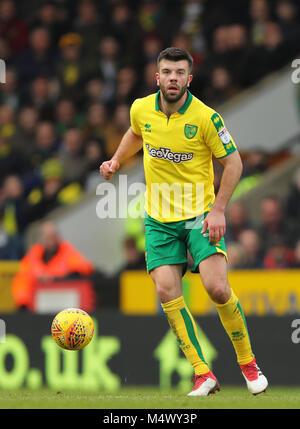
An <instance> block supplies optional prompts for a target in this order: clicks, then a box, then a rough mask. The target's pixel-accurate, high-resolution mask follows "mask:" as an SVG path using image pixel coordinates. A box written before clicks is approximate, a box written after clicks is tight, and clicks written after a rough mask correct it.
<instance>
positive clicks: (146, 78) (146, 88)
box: [139, 61, 158, 97]
mask: <svg viewBox="0 0 300 429" xmlns="http://www.w3.org/2000/svg"><path fill="white" fill-rule="evenodd" d="M156 72H157V64H156V61H152V62H149V63H148V64H146V66H145V68H144V71H143V81H142V85H141V87H140V88H139V97H146V96H147V95H150V94H153V93H154V92H157V91H158V87H157V83H156V79H155V73H156Z"/></svg>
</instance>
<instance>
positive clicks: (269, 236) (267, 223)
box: [257, 196, 297, 252]
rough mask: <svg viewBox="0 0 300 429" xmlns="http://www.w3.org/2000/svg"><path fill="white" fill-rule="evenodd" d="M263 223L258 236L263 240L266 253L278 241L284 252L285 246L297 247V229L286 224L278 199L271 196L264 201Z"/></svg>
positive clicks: (262, 203) (261, 205) (262, 205)
mask: <svg viewBox="0 0 300 429" xmlns="http://www.w3.org/2000/svg"><path fill="white" fill-rule="evenodd" d="M260 213H261V223H260V225H259V227H258V230H257V231H258V235H259V236H260V238H261V242H262V245H263V250H264V252H266V251H268V250H269V249H270V248H271V247H272V245H273V242H274V241H276V240H277V241H278V243H279V244H280V246H279V245H278V247H280V249H279V250H282V248H283V244H284V245H285V246H286V247H288V248H292V247H293V246H294V245H295V240H296V239H297V237H296V236H295V229H294V226H293V225H290V224H289V223H288V222H286V220H285V218H284V211H283V207H282V204H281V202H280V201H279V199H278V198H276V197H273V196H269V197H265V198H263V199H262V201H261V204H260ZM277 241H276V245H277Z"/></svg>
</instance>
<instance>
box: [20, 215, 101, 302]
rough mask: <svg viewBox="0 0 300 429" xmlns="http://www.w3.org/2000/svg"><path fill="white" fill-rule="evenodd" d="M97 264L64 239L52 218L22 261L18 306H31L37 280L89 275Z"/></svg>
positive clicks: (45, 223) (45, 280) (42, 228)
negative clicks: (38, 240)
mask: <svg viewBox="0 0 300 429" xmlns="http://www.w3.org/2000/svg"><path fill="white" fill-rule="evenodd" d="M93 272H94V267H93V265H92V263H91V262H89V261H88V260H87V259H86V258H85V257H84V256H83V255H81V254H80V252H78V250H76V249H75V248H74V247H73V246H72V244H71V243H69V242H68V241H65V240H63V239H62V238H61V237H60V235H59V232H58V230H57V228H56V226H55V224H54V223H52V222H49V221H48V222H44V223H43V224H42V226H41V237H40V243H37V244H34V245H33V246H31V248H30V249H29V251H28V252H27V254H26V255H25V256H24V257H23V259H22V260H21V263H20V271H19V273H18V274H17V275H16V276H15V277H14V279H13V284H12V293H13V297H14V300H15V304H16V305H17V307H19V308H20V307H28V306H29V304H30V302H31V295H32V290H33V286H34V283H35V282H36V281H44V282H47V281H49V280H58V279H65V278H70V276H74V275H79V276H89V275H91V274H92V273H93Z"/></svg>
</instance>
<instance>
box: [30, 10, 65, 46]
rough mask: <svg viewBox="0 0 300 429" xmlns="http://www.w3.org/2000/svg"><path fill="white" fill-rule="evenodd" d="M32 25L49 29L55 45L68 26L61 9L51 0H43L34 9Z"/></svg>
mask: <svg viewBox="0 0 300 429" xmlns="http://www.w3.org/2000/svg"><path fill="white" fill-rule="evenodd" d="M32 27H44V28H46V29H47V30H48V31H49V34H50V35H51V40H52V41H53V44H54V45H57V43H58V40H59V38H60V37H61V36H62V34H63V33H64V32H65V31H66V27H67V28H68V23H67V22H66V19H65V16H64V14H63V13H62V10H59V8H58V6H57V5H56V3H55V2H53V1H45V2H44V3H43V4H42V5H41V6H40V7H39V9H38V10H37V11H36V14H35V20H34V21H33V23H32Z"/></svg>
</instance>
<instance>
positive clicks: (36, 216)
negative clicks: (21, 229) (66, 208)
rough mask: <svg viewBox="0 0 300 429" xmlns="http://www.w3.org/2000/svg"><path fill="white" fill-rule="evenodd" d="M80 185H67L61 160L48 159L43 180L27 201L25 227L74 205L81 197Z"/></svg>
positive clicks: (74, 183)
mask: <svg viewBox="0 0 300 429" xmlns="http://www.w3.org/2000/svg"><path fill="white" fill-rule="evenodd" d="M81 191H82V188H81V186H80V184H79V183H76V182H73V183H66V181H65V178H64V170H63V166H62V164H61V162H60V160H59V159H56V158H52V159H48V160H47V161H45V162H44V163H43V165H42V166H41V178H40V182H38V183H37V184H36V185H35V187H33V188H32V189H31V191H30V193H29V195H28V197H27V199H26V203H25V204H24V208H23V211H22V218H23V222H24V225H25V227H26V226H28V225H29V224H30V223H31V222H34V221H36V220H40V219H42V218H43V217H45V216H46V215H48V214H49V213H50V212H51V211H52V210H54V209H56V208H57V207H60V206H63V205H68V204H74V203H75V202H77V201H78V199H79V198H80V196H81Z"/></svg>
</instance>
